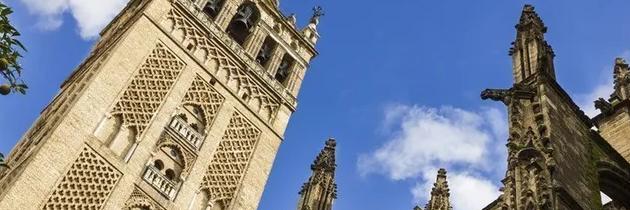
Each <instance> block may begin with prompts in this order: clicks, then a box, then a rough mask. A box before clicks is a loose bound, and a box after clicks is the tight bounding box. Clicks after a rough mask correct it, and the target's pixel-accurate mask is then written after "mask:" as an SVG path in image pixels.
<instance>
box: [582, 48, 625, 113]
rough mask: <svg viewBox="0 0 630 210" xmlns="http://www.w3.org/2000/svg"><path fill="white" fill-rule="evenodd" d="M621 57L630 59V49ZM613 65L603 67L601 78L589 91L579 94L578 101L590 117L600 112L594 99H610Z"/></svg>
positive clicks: (612, 89)
mask: <svg viewBox="0 0 630 210" xmlns="http://www.w3.org/2000/svg"><path fill="white" fill-rule="evenodd" d="M619 57H622V58H625V59H626V60H628V59H630V50H629V51H625V52H623V53H621V55H620V56H619ZM612 64H613V63H612V60H611V65H609V66H606V67H604V68H602V70H601V71H600V74H599V79H598V80H596V81H597V82H596V84H595V85H594V86H593V89H591V90H590V91H589V92H586V93H582V94H577V95H576V103H577V105H578V106H579V107H580V108H581V109H582V111H584V113H585V114H586V115H587V116H589V117H595V116H597V114H599V110H597V109H595V106H594V104H593V101H595V100H597V99H598V98H603V99H606V100H607V99H608V98H609V97H610V94H611V93H613V91H614V88H613V74H612V73H613V66H612Z"/></svg>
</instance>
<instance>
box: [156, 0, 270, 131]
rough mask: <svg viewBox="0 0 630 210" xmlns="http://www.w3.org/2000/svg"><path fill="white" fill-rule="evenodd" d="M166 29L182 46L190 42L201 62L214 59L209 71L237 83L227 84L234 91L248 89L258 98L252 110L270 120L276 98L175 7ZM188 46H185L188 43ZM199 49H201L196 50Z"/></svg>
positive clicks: (251, 105) (248, 93) (169, 15)
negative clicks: (213, 66) (214, 66)
mask: <svg viewBox="0 0 630 210" xmlns="http://www.w3.org/2000/svg"><path fill="white" fill-rule="evenodd" d="M166 19H167V26H166V27H167V28H166V30H167V31H169V32H171V33H172V34H173V36H175V38H176V39H179V41H181V42H182V43H183V44H184V45H185V46H186V45H190V49H189V50H191V51H193V54H194V55H195V56H196V58H197V59H199V60H201V61H202V62H204V63H208V62H209V61H210V60H214V61H216V63H217V64H218V68H217V69H216V70H214V69H211V71H212V73H213V74H214V75H215V76H217V75H221V76H220V77H218V79H219V80H221V81H222V82H224V83H225V84H236V85H235V86H230V87H231V88H232V91H234V92H236V93H247V95H248V96H249V98H250V99H247V100H257V101H258V102H257V103H250V107H252V108H253V110H255V112H257V113H258V114H259V115H260V116H261V117H263V119H266V120H268V121H271V120H273V117H274V116H275V113H276V112H277V109H278V108H279V107H280V104H279V102H278V100H277V99H275V98H274V97H272V96H271V95H270V94H269V93H268V92H267V91H265V90H264V89H263V88H262V86H261V84H259V83H258V82H256V81H254V79H252V78H251V77H250V76H249V75H248V74H247V72H245V71H244V70H243V69H242V67H239V66H238V65H237V64H236V62H234V61H233V60H232V59H231V58H230V57H228V56H227V53H226V52H224V51H222V50H220V49H218V48H217V47H216V46H217V44H216V43H214V41H212V40H211V39H208V35H206V34H204V33H202V32H201V31H199V30H198V29H197V28H195V27H194V26H193V25H192V24H191V23H190V22H189V21H188V20H186V19H185V18H184V17H183V16H182V15H181V14H180V13H179V12H178V11H176V10H171V11H170V12H169V13H168V15H167V17H166ZM187 47H188V46H187ZM199 52H202V53H199Z"/></svg>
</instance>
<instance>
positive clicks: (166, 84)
mask: <svg viewBox="0 0 630 210" xmlns="http://www.w3.org/2000/svg"><path fill="white" fill-rule="evenodd" d="M185 66H186V64H184V63H183V62H182V61H181V60H180V59H179V58H177V57H176V56H175V55H174V54H173V53H172V52H170V51H169V50H168V49H167V48H166V47H164V46H163V45H162V44H158V45H157V47H156V48H155V49H154V50H153V51H152V52H151V54H150V55H149V57H148V58H147V59H146V61H145V62H144V64H142V66H141V67H140V69H138V72H137V74H136V75H135V76H134V78H133V79H132V81H131V83H130V84H129V86H128V87H127V89H126V90H125V92H124V93H123V95H122V97H121V98H120V100H119V101H118V102H117V103H116V105H115V107H114V109H113V110H112V115H121V116H122V119H123V124H124V125H126V126H131V127H134V128H136V134H137V136H140V135H142V132H143V131H144V130H145V129H146V127H147V125H148V124H149V122H150V121H151V118H153V116H154V115H155V113H156V112H157V111H158V108H159V107H160V105H161V104H162V102H163V101H164V99H165V98H166V95H167V94H168V92H169V91H170V90H171V88H172V87H173V84H174V83H175V81H176V80H177V77H178V76H179V74H180V73H181V71H182V70H183V69H184V67H185Z"/></svg>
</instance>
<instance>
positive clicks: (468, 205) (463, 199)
mask: <svg viewBox="0 0 630 210" xmlns="http://www.w3.org/2000/svg"><path fill="white" fill-rule="evenodd" d="M435 171H437V170H434V171H431V172H430V173H425V174H424V176H423V178H424V179H425V180H431V181H430V182H424V183H419V184H417V185H416V186H415V187H414V188H413V189H412V190H411V191H412V194H413V196H414V199H416V200H426V199H428V198H427V197H428V196H430V194H429V192H431V188H432V187H433V181H434V180H435ZM447 176H448V185H449V189H450V190H451V191H450V193H451V196H450V200H451V205H453V208H454V209H456V210H457V209H458V210H464V209H482V208H483V207H486V206H487V205H488V204H490V203H491V202H492V201H494V200H495V199H497V198H498V197H499V192H498V191H497V189H498V188H499V186H497V185H495V184H494V183H492V182H490V181H489V180H488V179H486V178H484V177H477V176H472V175H470V174H467V173H465V172H464V173H448V174H447Z"/></svg>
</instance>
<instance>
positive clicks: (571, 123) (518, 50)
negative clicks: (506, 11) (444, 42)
mask: <svg viewBox="0 0 630 210" xmlns="http://www.w3.org/2000/svg"><path fill="white" fill-rule="evenodd" d="M516 29H517V35H516V41H515V42H514V43H513V47H512V48H511V49H510V55H511V56H512V60H513V75H514V86H513V87H512V88H510V89H504V90H500V89H488V90H486V91H484V92H483V93H482V95H481V96H482V98H483V99H493V100H498V101H502V102H503V103H505V104H506V105H507V106H508V114H509V123H510V124H509V139H508V145H507V146H508V170H507V172H506V177H505V179H504V180H503V184H504V187H503V188H502V195H501V196H500V197H499V198H498V199H497V200H496V201H494V202H493V203H491V204H490V205H488V206H487V207H486V208H484V209H487V210H491V209H502V210H503V209H510V210H511V209H514V210H520V209H527V210H529V209H540V210H551V209H571V210H579V209H584V210H591V209H602V208H603V207H602V203H601V201H600V191H601V192H604V193H606V194H607V195H609V196H611V198H612V199H613V200H614V201H615V205H616V206H615V207H618V206H621V208H630V202H629V201H630V188H629V187H630V164H629V163H628V161H627V160H628V159H627V158H628V157H627V156H623V155H624V154H627V153H628V152H629V151H628V147H627V145H628V143H630V142H629V139H630V138H629V137H630V119H629V117H628V115H627V113H628V112H627V111H626V110H627V106H626V105H624V104H628V102H627V100H628V99H627V98H626V97H627V96H626V92H627V89H625V88H626V85H627V82H626V81H627V80H626V79H625V78H626V76H625V75H626V72H627V71H628V65H626V64H625V63H624V62H622V61H620V60H619V59H618V60H617V61H616V67H615V87H616V91H615V93H613V96H612V97H611V99H610V100H608V101H605V100H602V99H600V100H598V101H596V106H597V107H598V108H600V109H601V110H602V111H603V113H602V114H600V115H599V116H598V117H596V118H595V119H592V120H591V119H589V118H588V117H586V116H585V115H584V113H583V112H582V111H581V110H580V109H579V107H577V105H576V104H575V103H574V102H573V101H572V99H571V98H570V97H569V95H568V94H567V93H566V92H565V91H564V90H563V89H562V87H561V86H560V85H559V84H558V83H557V82H556V80H555V69H554V66H553V57H554V56H555V55H554V53H553V50H552V49H551V46H550V45H549V44H547V42H546V41H545V39H544V34H545V32H546V31H547V28H546V27H545V25H544V24H543V22H542V20H541V19H540V17H539V16H538V15H537V14H536V13H535V12H534V8H533V7H532V6H529V5H526V6H525V7H524V9H523V13H522V15H521V19H520V22H519V23H518V24H517V26H516ZM518 90H529V91H518ZM594 124H595V125H597V126H598V127H599V130H600V132H599V133H598V132H596V131H593V130H591V127H593V125H594ZM624 157H626V159H624ZM607 208H608V207H607Z"/></svg>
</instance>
